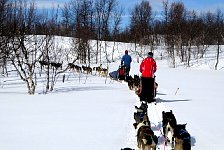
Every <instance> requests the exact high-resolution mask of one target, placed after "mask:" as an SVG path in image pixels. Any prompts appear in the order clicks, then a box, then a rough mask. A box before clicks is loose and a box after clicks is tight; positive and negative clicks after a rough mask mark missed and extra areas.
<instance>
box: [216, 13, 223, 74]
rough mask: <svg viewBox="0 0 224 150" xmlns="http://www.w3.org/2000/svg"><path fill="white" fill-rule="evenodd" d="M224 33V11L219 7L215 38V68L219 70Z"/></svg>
mask: <svg viewBox="0 0 224 150" xmlns="http://www.w3.org/2000/svg"><path fill="white" fill-rule="evenodd" d="M223 33H224V20H223V13H222V12H221V10H219V9H218V10H217V13H216V22H215V39H216V43H217V53H216V63H215V70H217V68H218V64H219V57H220V51H221V49H220V45H221V44H222V43H223V42H224V41H223V38H222V35H223Z"/></svg>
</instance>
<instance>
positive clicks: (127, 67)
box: [121, 50, 132, 77]
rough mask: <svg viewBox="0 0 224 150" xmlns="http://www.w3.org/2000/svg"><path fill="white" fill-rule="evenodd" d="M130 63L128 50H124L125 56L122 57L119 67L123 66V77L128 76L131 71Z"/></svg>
mask: <svg viewBox="0 0 224 150" xmlns="http://www.w3.org/2000/svg"><path fill="white" fill-rule="evenodd" d="M131 62H132V58H131V56H130V55H128V50H125V54H124V55H123V56H122V59H121V66H123V65H124V66H125V76H126V77H127V76H129V72H130V69H131Z"/></svg>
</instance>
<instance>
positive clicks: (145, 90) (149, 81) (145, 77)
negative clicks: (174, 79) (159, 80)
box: [136, 52, 157, 103]
mask: <svg viewBox="0 0 224 150" xmlns="http://www.w3.org/2000/svg"><path fill="white" fill-rule="evenodd" d="M156 70H157V65H156V61H155V60H154V59H153V53H152V52H149V53H148V56H147V57H146V58H145V59H143V61H142V62H141V64H140V72H141V73H142V75H141V83H140V89H139V91H137V92H136V94H137V95H138V96H139V97H140V101H146V102H149V103H150V102H153V101H155V99H154V97H155V93H154V92H155V90H154V82H155V79H154V77H155V75H154V74H155V72H156Z"/></svg>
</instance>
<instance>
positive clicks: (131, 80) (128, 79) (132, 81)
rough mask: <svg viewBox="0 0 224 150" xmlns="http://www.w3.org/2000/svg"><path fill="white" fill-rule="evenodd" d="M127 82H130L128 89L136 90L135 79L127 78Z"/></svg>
mask: <svg viewBox="0 0 224 150" xmlns="http://www.w3.org/2000/svg"><path fill="white" fill-rule="evenodd" d="M126 81H127V82H128V87H129V89H130V90H133V88H134V78H133V77H132V76H127V77H126Z"/></svg>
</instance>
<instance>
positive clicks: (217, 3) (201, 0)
mask: <svg viewBox="0 0 224 150" xmlns="http://www.w3.org/2000/svg"><path fill="white" fill-rule="evenodd" d="M30 1H31V0H30ZM69 1H70V0H35V2H36V4H37V6H38V7H39V8H45V9H47V8H51V7H52V6H55V7H56V6H57V5H59V6H60V7H63V5H64V4H65V3H67V2H69ZM117 1H118V3H119V5H120V6H121V7H122V8H124V9H125V16H123V24H126V23H127V22H128V19H129V12H130V10H131V9H132V8H133V7H134V6H135V4H137V3H140V2H141V1H142V0H117ZM162 1H163V0H149V2H150V4H151V6H152V9H153V11H155V12H156V13H157V14H160V12H161V11H162V9H163V8H162V7H163V6H162V5H163V4H162ZM168 1H169V3H172V2H177V1H180V2H183V3H184V5H185V7H186V8H187V9H188V10H195V11H197V12H208V11H211V12H215V11H216V10H217V9H218V8H219V9H220V10H224V0H168Z"/></svg>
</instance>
